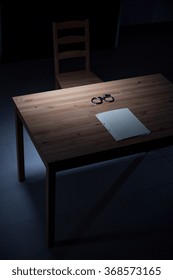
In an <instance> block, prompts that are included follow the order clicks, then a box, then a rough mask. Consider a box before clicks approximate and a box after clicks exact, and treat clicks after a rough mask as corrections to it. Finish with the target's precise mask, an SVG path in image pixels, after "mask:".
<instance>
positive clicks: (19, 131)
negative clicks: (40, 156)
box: [16, 112, 25, 182]
mask: <svg viewBox="0 0 173 280" xmlns="http://www.w3.org/2000/svg"><path fill="white" fill-rule="evenodd" d="M16 150H17V167H18V178H19V181H20V182H22V181H24V180H25V163H24V144H23V123H22V121H21V119H20V117H19V115H18V113H17V112H16Z"/></svg>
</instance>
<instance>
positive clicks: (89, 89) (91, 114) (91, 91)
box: [13, 74, 173, 165]
mask: <svg viewBox="0 0 173 280" xmlns="http://www.w3.org/2000/svg"><path fill="white" fill-rule="evenodd" d="M105 93H109V94H111V95H112V96H113V97H114V98H115V101H114V102H112V103H108V102H103V103H102V104H100V105H93V104H92V103H91V98H92V97H94V96H95V97H97V96H102V95H103V94H105ZM13 101H14V104H15V107H16V109H17V113H18V115H19V117H20V118H21V120H22V122H23V124H24V126H25V127H26V129H27V131H28V133H29V135H30V137H31V139H32V141H33V143H34V145H35V147H36V149H37V151H38V152H39V154H40V156H41V157H42V159H43V161H44V163H45V164H47V165H49V164H55V163H56V164H60V163H62V162H66V161H67V162H68V161H69V160H71V161H74V160H77V158H80V159H82V158H83V159H86V158H87V157H88V158H89V159H90V160H91V158H92V157H95V160H93V161H98V160H99V159H101V160H104V157H105V159H107V155H108V157H110V158H111V157H115V156H116V155H117V156H119V155H121V153H122V154H123V151H124V152H128V153H131V152H132V153H133V152H135V151H137V152H138V150H139V151H142V147H143V148H144V150H145V149H147V147H150V148H154V147H155V146H157V145H158V146H159V143H160V144H164V145H166V144H167V143H168V144H169V143H170V141H172V138H173V85H172V84H171V83H170V82H169V81H168V80H167V79H166V78H165V77H164V76H163V75H162V74H153V75H147V76H141V77H134V78H128V79H121V80H115V81H109V82H102V83H98V84H92V85H87V86H79V87H73V88H67V89H59V90H53V91H47V92H39V93H32V94H28V95H22V96H15V97H13ZM118 108H129V109H130V110H131V111H132V112H133V113H134V114H135V115H136V117H137V118H138V119H139V120H140V121H141V122H142V123H143V124H144V125H145V126H146V127H147V128H148V129H149V130H150V131H151V134H150V135H147V136H139V137H135V138H131V139H126V140H121V141H118V142H117V141H116V140H115V139H114V138H113V137H112V136H111V134H110V133H109V132H108V131H107V130H106V128H105V127H104V126H103V125H102V124H101V123H100V121H99V120H98V119H97V118H96V116H95V115H96V114H97V113H100V112H104V111H108V110H113V109H118ZM162 142H163V143H162ZM138 148H139V149H138ZM111 155H112V156H111ZM97 156H98V157H97Z"/></svg>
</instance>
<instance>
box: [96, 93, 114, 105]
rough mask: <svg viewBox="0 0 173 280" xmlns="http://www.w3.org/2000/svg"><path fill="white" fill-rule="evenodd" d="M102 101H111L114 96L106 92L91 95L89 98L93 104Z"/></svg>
mask: <svg viewBox="0 0 173 280" xmlns="http://www.w3.org/2000/svg"><path fill="white" fill-rule="evenodd" d="M103 101H106V102H113V101H114V97H113V96H112V95H111V94H108V93H106V94H104V95H103V96H98V97H93V98H92V99H91V102H92V103H93V104H102V103H103Z"/></svg>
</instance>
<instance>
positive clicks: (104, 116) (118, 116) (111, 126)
mask: <svg viewBox="0 0 173 280" xmlns="http://www.w3.org/2000/svg"><path fill="white" fill-rule="evenodd" d="M96 117H97V118H98V119H99V120H100V122H101V123H102V124H103V125H104V126H105V127H106V129H107V130H108V131H109V132H110V134H111V135H112V136H113V137H114V138H115V140H117V141H119V140H122V139H127V138H131V137H136V136H139V135H147V134H149V133H150V130H148V129H147V128H146V127H145V126H144V125H143V123H142V122H141V121H140V120H139V119H138V118H137V117H136V116H135V115H134V114H133V113H132V112H131V111H130V110H129V109H128V108H122V109H117V110H111V111H106V112H103V113H99V114H97V115H96Z"/></svg>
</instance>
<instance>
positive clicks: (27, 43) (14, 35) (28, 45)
mask: <svg viewBox="0 0 173 280" xmlns="http://www.w3.org/2000/svg"><path fill="white" fill-rule="evenodd" d="M120 2H121V1H120V0H117V1H114V2H113V4H112V6H108V7H102V9H97V13H96V14H95V15H89V14H88V13H85V10H86V7H85V6H84V5H83V8H80V11H79V10H78V12H71V13H68V14H67V13H66V12H65V11H66V10H67V7H64V8H62V7H61V9H60V6H59V2H58V1H57V2H55V1H54V2H53V3H50V4H45V2H43V3H42V4H41V6H39V7H37V6H34V5H33V4H32V5H31V4H30V2H27V1H26V2H25V1H23V2H21V3H20V5H19V4H16V3H14V2H12V3H10V4H9V3H7V2H5V3H3V4H2V5H1V13H2V62H4V63H5V62H11V61H16V60H25V59H33V58H34V59H35V58H43V57H49V56H52V55H53V38H52V22H53V21H60V20H66V19H78V18H79V19H80V18H89V20H90V43H91V49H92V50H96V49H103V48H113V47H114V44H115V36H116V27H117V21H118V17H119V7H120ZM87 8H88V6H87ZM78 9H79V7H78ZM73 10H74V9H73ZM87 10H88V9H87ZM60 11H61V12H60ZM68 11H70V8H69V7H68Z"/></svg>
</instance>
